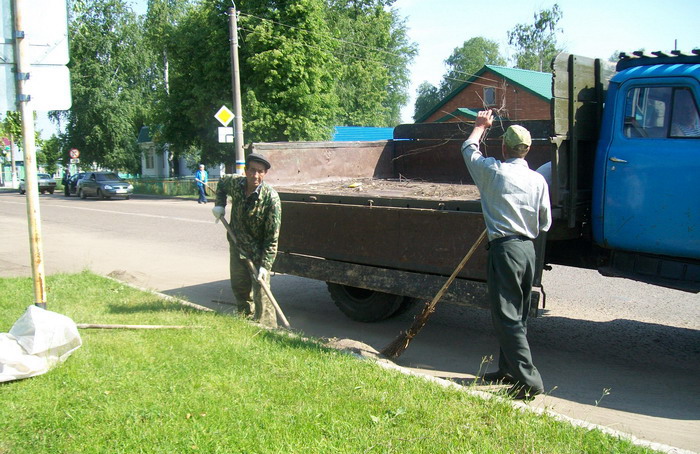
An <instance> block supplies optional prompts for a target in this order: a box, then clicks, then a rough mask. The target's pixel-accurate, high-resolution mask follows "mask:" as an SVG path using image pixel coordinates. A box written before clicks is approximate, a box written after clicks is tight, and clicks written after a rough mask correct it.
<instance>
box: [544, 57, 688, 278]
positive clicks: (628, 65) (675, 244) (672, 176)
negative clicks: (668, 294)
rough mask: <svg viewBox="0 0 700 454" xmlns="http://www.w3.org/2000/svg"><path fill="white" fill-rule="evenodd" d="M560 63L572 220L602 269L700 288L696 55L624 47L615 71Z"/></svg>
mask: <svg viewBox="0 0 700 454" xmlns="http://www.w3.org/2000/svg"><path fill="white" fill-rule="evenodd" d="M557 68H559V69H560V73H561V74H559V76H560V77H559V78H560V79H561V80H560V82H561V85H562V87H564V88H562V89H561V90H560V91H561V92H562V93H566V94H567V96H562V98H561V101H562V102H561V103H560V105H559V106H557V103H556V102H555V105H554V109H555V122H556V119H557V118H560V119H568V122H566V124H563V125H560V126H559V129H561V130H562V131H563V135H562V139H563V140H562V141H563V142H567V146H566V147H563V149H564V150H565V151H566V153H565V155H566V156H567V158H569V160H570V162H573V163H574V166H567V167H565V168H563V167H561V166H560V167H559V170H560V173H562V174H565V175H566V176H567V177H568V178H570V179H573V180H575V181H578V185H577V186H568V187H564V188H560V189H562V192H564V193H566V194H567V195H568V196H570V197H568V199H567V197H559V201H560V202H561V205H562V206H563V207H564V215H563V218H565V220H566V221H568V226H569V227H574V226H577V227H581V226H583V227H582V229H581V231H580V233H581V236H582V237H587V236H590V243H591V245H592V246H593V249H591V250H590V252H591V254H590V255H591V256H593V255H595V257H596V260H595V262H596V267H597V268H598V269H599V271H600V272H601V273H603V274H605V275H613V276H622V277H628V278H632V279H636V280H640V281H644V282H648V283H653V284H656V285H664V286H668V287H673V288H678V289H682V290H690V291H695V292H697V291H700V185H699V184H698V176H699V175H700V114H699V109H698V106H700V54H699V53H698V51H697V50H696V51H694V53H692V54H682V53H680V52H676V53H672V54H664V53H661V52H655V53H653V54H644V53H642V52H635V53H634V54H631V55H626V54H622V55H621V58H620V60H619V62H618V63H617V66H616V67H615V69H614V70H612V69H611V68H609V67H607V68H606V66H605V64H603V63H601V62H600V61H598V60H596V61H595V62H593V61H591V60H590V59H582V58H580V57H575V56H570V55H568V54H562V55H560V56H559V57H557V61H555V66H554V69H555V79H556V78H557ZM579 74H582V75H581V76H579ZM586 77H589V78H588V79H586ZM555 85H556V81H555ZM555 91H557V89H556V87H555ZM591 93H594V95H593V94H591ZM557 107H559V112H557ZM590 125H596V126H597V128H595V129H594V130H593V132H592V133H590V132H589V131H591V127H590ZM556 128H557V125H556V124H555V129H556ZM591 157H593V163H592V169H593V173H592V175H589V174H588V173H587V172H586V171H585V169H587V168H589V165H588V162H587V161H588V160H590V159H591ZM589 185H590V186H589ZM589 198H590V205H589V206H590V212H588V210H583V211H581V210H579V211H576V209H575V207H576V206H578V208H581V207H582V206H586V205H588V200H589ZM567 202H568V203H567ZM567 207H568V210H567V209H566V208H567Z"/></svg>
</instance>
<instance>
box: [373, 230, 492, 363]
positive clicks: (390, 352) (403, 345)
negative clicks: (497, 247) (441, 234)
mask: <svg viewBox="0 0 700 454" xmlns="http://www.w3.org/2000/svg"><path fill="white" fill-rule="evenodd" d="M485 237H486V230H484V231H483V232H481V235H479V238H477V240H476V241H475V242H474V244H473V245H472V247H471V249H469V252H467V255H465V256H464V258H463V259H462V261H461V262H459V265H457V268H455V270H454V271H453V272H452V275H451V276H450V277H449V278H448V279H447V282H445V284H444V285H443V286H442V288H441V289H440V290H439V291H438V292H437V293H436V294H435V296H434V297H433V299H432V301H430V302H428V303H426V305H425V308H424V309H423V312H421V313H420V314H418V315H416V317H415V318H414V319H413V324H412V325H411V327H410V328H409V329H408V331H403V332H401V334H399V336H398V337H397V338H396V339H394V340H393V341H392V342H391V343H390V344H389V345H387V346H386V347H384V349H383V350H382V351H381V354H382V355H384V356H386V357H387V358H398V357H399V356H401V354H402V353H403V352H404V350H406V349H407V348H408V344H409V343H410V342H411V339H413V338H414V337H415V336H416V334H418V332H419V331H420V330H421V329H422V328H423V326H425V324H426V323H427V322H428V319H429V318H430V316H431V315H433V312H435V306H436V305H437V303H438V301H440V298H442V296H443V295H444V294H445V292H446V291H447V289H448V288H449V286H450V285H452V282H453V281H454V280H455V278H456V277H457V275H458V274H459V273H460V271H462V268H464V265H466V264H467V262H468V261H469V259H471V258H472V255H474V252H475V251H476V248H477V247H478V246H479V244H481V242H482V241H483V240H484V238H485Z"/></svg>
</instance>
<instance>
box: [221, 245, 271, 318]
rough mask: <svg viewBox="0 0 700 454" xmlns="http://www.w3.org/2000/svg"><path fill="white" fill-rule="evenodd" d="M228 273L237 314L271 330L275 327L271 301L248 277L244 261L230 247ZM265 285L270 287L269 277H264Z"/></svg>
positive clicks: (258, 285) (236, 251) (248, 272)
mask: <svg viewBox="0 0 700 454" xmlns="http://www.w3.org/2000/svg"><path fill="white" fill-rule="evenodd" d="M230 252H231V258H230V267H229V268H230V272H231V290H233V296H234V298H236V306H237V308H238V313H239V314H241V315H243V316H247V317H250V316H252V318H253V320H255V321H258V322H260V323H262V324H263V325H265V326H270V327H272V328H276V327H277V314H276V313H275V307H274V306H273V305H272V301H270V298H268V297H267V295H266V294H265V291H264V290H263V289H262V287H261V286H260V284H258V283H257V281H255V280H253V279H252V278H251V276H250V271H249V270H248V266H247V265H246V262H245V260H243V259H241V258H240V254H239V252H238V250H237V249H235V248H233V247H231V248H230ZM265 283H266V284H267V285H268V287H269V286H270V275H269V274H268V275H267V276H266V277H265Z"/></svg>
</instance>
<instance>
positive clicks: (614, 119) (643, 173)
mask: <svg viewBox="0 0 700 454" xmlns="http://www.w3.org/2000/svg"><path fill="white" fill-rule="evenodd" d="M552 94H553V101H552V120H551V121H549V120H547V121H542V120H533V121H523V122H518V124H523V125H524V126H526V127H527V128H528V129H529V130H530V131H531V133H532V135H533V146H532V150H531V152H530V153H529V154H528V157H527V160H528V162H529V165H530V167H531V168H533V169H535V168H538V167H540V166H542V165H545V167H548V168H549V169H550V170H549V178H550V181H551V183H550V196H551V197H550V199H551V203H552V213H553V220H554V223H553V226H552V228H551V229H550V231H549V232H548V233H547V234H546V235H541V237H540V238H538V240H537V242H536V247H537V252H538V254H537V255H538V260H537V263H538V273H537V279H536V285H540V283H541V276H542V271H543V270H546V269H547V268H548V265H549V264H561V265H567V266H574V267H584V268H591V269H597V270H599V271H600V273H602V274H603V275H606V276H618V277H624V278H631V279H635V280H638V281H642V282H647V283H652V284H655V285H662V286H667V287H672V288H676V289H681V290H685V291H690V292H699V291H700V179H699V177H700V126H699V123H698V122H699V117H698V106H699V105H700V52H698V50H695V51H693V52H691V53H688V54H683V53H680V52H675V53H669V54H664V53H660V52H656V53H652V54H648V55H647V54H643V53H634V54H630V55H625V54H622V55H621V58H620V60H619V62H617V65H614V64H612V63H610V62H608V61H605V60H601V59H590V58H585V57H580V56H575V55H570V54H560V55H558V56H557V58H556V59H555V60H554V61H553V84H552ZM510 124H511V122H509V121H507V120H504V121H499V122H497V124H496V125H494V127H492V128H491V130H490V131H489V134H488V136H487V138H486V140H485V144H484V149H485V150H486V152H487V153H494V154H496V153H498V152H499V150H500V139H499V137H500V136H501V135H502V133H503V131H504V129H505V128H507V127H508V126H509V125H510ZM470 131H471V126H470V125H469V124H467V123H433V124H414V125H399V126H397V127H396V128H395V130H394V139H393V140H389V141H377V142H342V143H337V142H317V143H276V144H265V143H259V144H253V145H252V148H253V150H254V151H255V152H258V153H262V154H264V155H266V156H267V157H268V159H269V160H270V161H271V162H272V164H273V171H271V172H270V174H269V175H268V181H270V182H271V183H272V184H273V186H275V187H276V188H277V190H278V192H279V193H280V197H281V199H282V205H283V213H284V215H283V223H282V229H281V233H280V244H279V251H280V252H279V254H278V258H277V261H276V262H275V265H274V269H275V270H276V271H278V272H282V273H287V274H292V275H298V276H303V277H308V278H313V279H319V280H322V281H326V282H327V283H328V288H329V291H330V293H331V296H332V299H333V300H334V302H335V303H336V305H337V306H338V307H339V308H340V309H341V310H342V311H343V312H344V313H345V314H346V315H348V316H349V317H351V318H353V319H355V320H360V321H376V320H381V319H384V318H387V317H391V316H392V315H394V314H397V313H399V312H401V311H402V310H403V309H405V308H406V307H408V306H409V305H410V304H411V303H413V302H414V301H416V300H429V299H431V298H432V296H433V295H434V294H435V293H436V291H437V290H438V289H439V288H440V287H441V286H442V284H443V283H444V282H445V279H446V277H447V276H449V275H450V274H451V273H452V271H453V269H454V268H455V266H456V265H457V263H459V261H460V259H461V258H462V256H463V255H464V254H465V252H466V251H467V250H468V249H469V247H470V245H471V244H472V243H473V242H474V241H475V240H476V238H477V237H478V236H479V234H480V233H481V231H482V230H483V229H484V223H483V216H482V214H481V206H480V202H479V195H478V191H477V190H476V188H475V187H474V186H473V184H472V182H471V179H470V177H469V174H468V172H467V170H466V167H465V165H464V162H463V160H462V156H461V154H460V151H459V150H460V146H461V144H462V142H463V141H464V140H465V139H466V137H467V136H468V135H469V132H470ZM485 264H486V251H485V250H484V249H483V248H482V249H480V250H479V252H477V254H475V256H474V257H473V258H472V260H471V261H470V262H469V263H468V264H467V266H465V268H464V269H463V270H462V272H461V273H460V274H459V275H458V277H457V279H456V280H455V281H454V283H453V284H452V286H451V288H450V290H449V291H448V293H446V294H445V295H444V296H443V300H446V301H450V302H453V303H457V304H465V305H471V306H480V307H485V305H486V298H484V296H485V294H486V284H485V280H486V273H485ZM540 297H541V295H540V294H539V293H538V292H535V294H534V296H533V298H535V300H536V303H538V304H539V302H540V301H539V300H540ZM538 304H534V305H533V307H535V308H536V307H537V306H538Z"/></svg>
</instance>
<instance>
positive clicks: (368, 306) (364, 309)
mask: <svg viewBox="0 0 700 454" xmlns="http://www.w3.org/2000/svg"><path fill="white" fill-rule="evenodd" d="M326 284H327V285H328V291H329V292H330V294H331V298H332V299H333V302H334V303H335V305H336V306H338V309H340V310H341V312H343V314H345V315H347V316H348V317H350V318H351V319H353V320H357V321H358V322H378V321H380V320H384V319H386V318H389V317H391V316H392V315H394V313H395V312H396V311H397V310H398V309H399V307H400V306H401V303H403V301H404V297H403V296H401V295H392V294H390V293H382V292H375V291H374V290H366V289H363V288H357V287H350V286H348V285H341V284H334V283H332V282H327V283H326Z"/></svg>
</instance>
